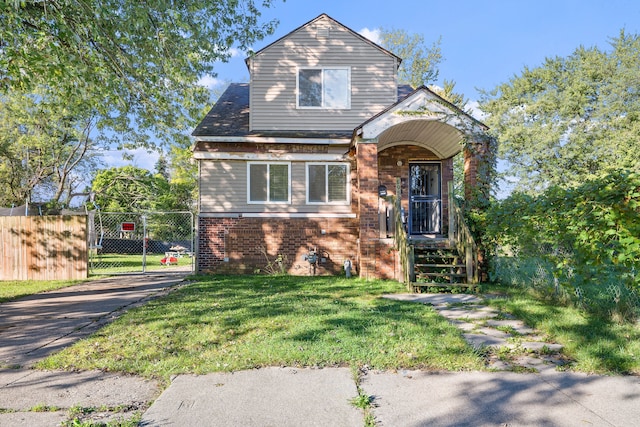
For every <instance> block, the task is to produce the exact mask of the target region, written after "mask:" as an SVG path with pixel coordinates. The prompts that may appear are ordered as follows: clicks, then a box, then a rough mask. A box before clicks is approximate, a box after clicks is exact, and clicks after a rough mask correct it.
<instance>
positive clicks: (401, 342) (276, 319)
mask: <svg viewBox="0 0 640 427" xmlns="http://www.w3.org/2000/svg"><path fill="white" fill-rule="evenodd" d="M404 291H405V288H404V285H402V284H399V283H397V282H391V281H364V280H360V279H351V280H347V279H344V278H336V277H309V278H304V277H290V276H282V277H275V276H234V277H226V276H225V277H222V276H213V277H197V278H195V279H194V282H193V283H191V284H190V285H188V286H184V287H182V288H180V289H179V290H176V291H175V292H172V293H171V294H169V295H168V296H167V297H165V298H163V299H158V300H154V301H151V302H150V303H149V304H147V305H145V306H143V307H140V308H137V309H135V310H132V311H130V312H128V313H126V314H125V315H124V316H123V317H121V318H120V319H118V320H117V321H115V322H114V323H112V324H110V325H109V326H107V327H105V328H103V329H101V330H100V331H98V332H97V333H96V334H95V335H94V336H92V337H90V338H89V339H87V340H84V341H81V342H79V343H77V344H76V345H74V346H72V347H70V348H67V349H65V350H63V351H62V352H61V353H58V354H56V355H54V356H52V357H49V358H48V359H46V360H45V361H43V362H42V363H40V365H39V366H40V367H41V368H47V369H52V368H56V369H102V370H108V371H121V372H130V373H135V374H139V375H144V376H146V377H159V378H164V379H168V378H169V377H170V376H171V375H173V374H178V373H197V374H203V373H207V372H215V371H234V370H241V369H249V368H256V367H262V366H281V365H286V366H320V367H323V366H351V367H353V366H363V365H368V367H369V368H374V369H375V368H378V369H398V368H408V369H433V370H466V369H481V368H482V366H483V361H482V359H481V358H480V357H478V356H477V354H475V353H474V352H473V350H472V349H471V348H470V347H469V346H468V345H467V344H466V343H465V342H464V340H463V339H462V337H461V333H460V331H459V330H458V329H457V328H456V327H455V326H452V325H451V324H449V323H448V322H447V321H446V320H445V319H443V318H442V317H440V316H439V315H437V314H436V312H435V311H434V310H433V309H431V308H430V307H427V306H424V305H422V304H407V303H403V302H398V301H391V300H387V299H382V298H380V296H381V294H383V293H392V292H404Z"/></svg>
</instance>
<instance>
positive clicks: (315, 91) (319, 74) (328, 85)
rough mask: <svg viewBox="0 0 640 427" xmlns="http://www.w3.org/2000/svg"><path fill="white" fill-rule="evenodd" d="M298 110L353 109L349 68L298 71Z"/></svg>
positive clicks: (301, 69)
mask: <svg viewBox="0 0 640 427" xmlns="http://www.w3.org/2000/svg"><path fill="white" fill-rule="evenodd" d="M298 108H337V109H347V108H351V70H350V69H349V68H348V67H324V68H300V69H298Z"/></svg>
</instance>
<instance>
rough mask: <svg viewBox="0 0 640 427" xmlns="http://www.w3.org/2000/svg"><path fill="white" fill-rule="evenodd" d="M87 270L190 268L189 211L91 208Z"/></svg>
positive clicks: (127, 271) (191, 222)
mask: <svg viewBox="0 0 640 427" xmlns="http://www.w3.org/2000/svg"><path fill="white" fill-rule="evenodd" d="M88 225H89V233H88V234H89V272H90V274H93V275H100V274H131V273H153V272H162V273H166V272H193V271H194V266H195V250H194V239H193V238H194V216H193V213H191V212H138V213H127V212H91V213H90V215H89V224H88Z"/></svg>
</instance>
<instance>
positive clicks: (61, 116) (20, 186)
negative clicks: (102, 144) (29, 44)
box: [0, 88, 99, 206]
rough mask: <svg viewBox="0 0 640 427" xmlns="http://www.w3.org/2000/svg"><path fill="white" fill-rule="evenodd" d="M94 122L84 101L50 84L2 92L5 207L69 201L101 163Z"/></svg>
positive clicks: (1, 198) (0, 198)
mask: <svg viewBox="0 0 640 427" xmlns="http://www.w3.org/2000/svg"><path fill="white" fill-rule="evenodd" d="M95 121H96V116H95V114H94V112H93V111H92V110H91V109H87V108H85V105H83V103H82V101H79V102H77V100H68V101H67V100H65V101H62V100H60V99H58V98H56V97H55V96H52V94H51V92H50V91H48V90H47V89H46V88H41V89H39V90H38V91H37V92H36V93H34V94H24V93H20V92H11V93H10V94H8V95H4V96H0V186H2V188H3V189H4V191H3V192H2V193H0V206H9V205H13V204H16V205H19V204H22V203H25V202H32V201H51V202H53V203H54V204H56V205H57V204H62V205H68V204H69V203H70V201H71V199H72V197H73V195H74V193H75V192H77V190H78V189H79V187H80V186H82V185H84V183H83V178H84V177H85V176H88V173H89V172H90V170H92V169H95V168H96V167H97V165H98V164H99V158H98V155H99V152H98V146H97V144H96V141H95V140H94V139H92V138H91V137H90V133H91V131H92V130H93V129H94V126H95Z"/></svg>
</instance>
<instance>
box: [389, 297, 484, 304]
mask: <svg viewBox="0 0 640 427" xmlns="http://www.w3.org/2000/svg"><path fill="white" fill-rule="evenodd" d="M382 298H386V299H390V300H395V301H407V302H417V303H421V304H431V305H443V304H468V303H479V302H482V299H480V298H478V297H477V296H475V295H469V294H390V295H382Z"/></svg>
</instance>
